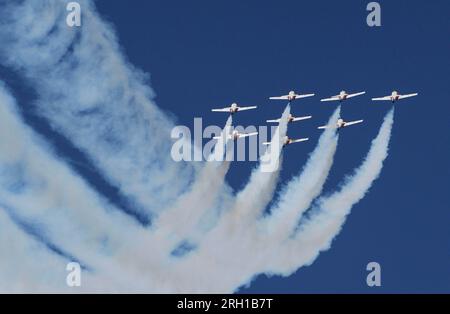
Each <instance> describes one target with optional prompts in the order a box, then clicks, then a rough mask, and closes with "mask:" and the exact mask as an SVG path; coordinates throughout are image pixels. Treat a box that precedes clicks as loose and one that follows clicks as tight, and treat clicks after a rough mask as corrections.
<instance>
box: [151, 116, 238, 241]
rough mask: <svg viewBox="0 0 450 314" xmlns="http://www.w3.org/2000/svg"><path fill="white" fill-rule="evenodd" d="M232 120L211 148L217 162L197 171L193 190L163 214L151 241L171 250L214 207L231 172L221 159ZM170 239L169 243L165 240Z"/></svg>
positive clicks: (158, 220)
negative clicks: (226, 176)
mask: <svg viewBox="0 0 450 314" xmlns="http://www.w3.org/2000/svg"><path fill="white" fill-rule="evenodd" d="M232 121H233V120H232V116H231V115H230V117H229V118H228V120H227V122H226V124H225V126H224V128H223V131H222V136H223V139H224V140H222V139H221V140H219V141H217V143H216V144H215V146H214V153H213V154H215V153H218V155H220V156H217V157H218V159H217V160H223V161H209V162H207V163H206V165H205V166H204V167H203V169H201V170H200V172H199V174H198V177H197V178H196V179H195V181H194V184H193V186H192V188H191V189H190V190H189V191H188V192H186V193H185V194H184V195H181V196H180V197H179V198H178V199H177V201H176V202H175V204H174V205H173V206H172V207H171V208H168V209H167V210H165V211H164V212H162V213H161V214H160V215H159V217H158V219H157V221H156V222H155V224H154V229H155V230H154V235H153V238H154V239H153V241H167V240H170V241H169V242H168V243H167V247H169V248H171V247H172V246H173V245H174V244H175V243H176V242H179V241H181V240H183V239H184V238H185V237H187V236H188V235H189V234H190V233H192V232H195V230H196V229H198V227H199V226H198V224H199V222H200V221H201V218H202V217H203V216H204V215H206V214H207V211H208V210H210V211H212V210H213V209H214V208H215V205H216V206H217V204H216V202H217V198H218V197H219V193H220V192H221V191H223V190H224V184H225V175H226V174H227V172H228V170H229V168H230V162H228V161H226V160H225V159H224V157H225V150H224V148H225V147H226V146H227V143H228V142H229V141H230V140H229V139H228V135H229V133H230V128H231V124H232ZM168 237H170V239H167V238H168Z"/></svg>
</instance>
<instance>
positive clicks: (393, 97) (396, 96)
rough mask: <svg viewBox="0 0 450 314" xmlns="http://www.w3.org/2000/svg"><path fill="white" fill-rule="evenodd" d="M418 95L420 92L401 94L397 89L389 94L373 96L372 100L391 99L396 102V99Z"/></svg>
mask: <svg viewBox="0 0 450 314" xmlns="http://www.w3.org/2000/svg"><path fill="white" fill-rule="evenodd" d="M417 95H419V94H418V93H413V94H406V95H401V94H399V93H398V92H397V91H393V92H392V94H391V95H389V96H385V97H377V98H372V100H390V101H392V102H394V101H396V100H400V99H404V98H409V97H414V96H417Z"/></svg>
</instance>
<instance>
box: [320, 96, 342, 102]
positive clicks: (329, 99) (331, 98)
mask: <svg viewBox="0 0 450 314" xmlns="http://www.w3.org/2000/svg"><path fill="white" fill-rule="evenodd" d="M335 100H339V96H331V97H330V98H324V99H321V100H320V101H335Z"/></svg>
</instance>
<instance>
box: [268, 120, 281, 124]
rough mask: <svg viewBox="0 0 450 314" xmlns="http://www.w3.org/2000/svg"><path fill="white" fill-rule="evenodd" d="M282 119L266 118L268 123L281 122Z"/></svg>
mask: <svg viewBox="0 0 450 314" xmlns="http://www.w3.org/2000/svg"><path fill="white" fill-rule="evenodd" d="M280 121H281V119H274V120H266V122H268V123H280Z"/></svg>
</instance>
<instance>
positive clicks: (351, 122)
mask: <svg viewBox="0 0 450 314" xmlns="http://www.w3.org/2000/svg"><path fill="white" fill-rule="evenodd" d="M363 121H364V120H356V121H350V122H345V125H344V127H347V126H350V125H353V124H358V123H362V122H363Z"/></svg>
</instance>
